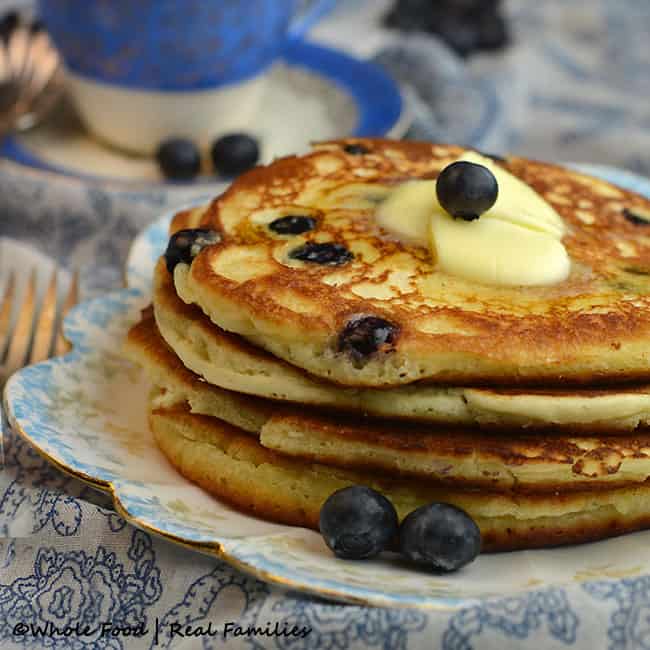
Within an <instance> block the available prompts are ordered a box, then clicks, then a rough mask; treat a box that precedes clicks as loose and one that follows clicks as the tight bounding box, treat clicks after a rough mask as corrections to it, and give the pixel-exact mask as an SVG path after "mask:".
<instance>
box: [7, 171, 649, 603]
mask: <svg viewBox="0 0 650 650" xmlns="http://www.w3.org/2000/svg"><path fill="white" fill-rule="evenodd" d="M572 166H573V167H574V168H576V169H578V170H580V171H583V172H585V173H590V174H593V175H595V176H600V177H602V178H605V179H606V180H609V181H611V182H614V183H616V184H619V185H621V186H623V187H625V188H626V189H630V190H633V191H637V192H640V193H643V194H645V195H647V196H649V197H650V179H646V178H642V177H639V176H637V175H635V174H633V173H631V172H626V171H623V170H617V169H613V168H608V167H603V166H599V165H586V164H581V165H572ZM173 212H176V210H174V211H173ZM171 216H172V213H171V212H170V213H169V214H166V215H164V216H162V217H161V218H160V219H158V220H157V221H155V222H154V223H152V224H151V225H150V226H149V227H148V228H146V229H145V230H144V231H143V232H142V233H141V234H140V235H139V236H138V238H137V239H136V240H135V242H134V244H133V248H132V253H131V255H130V258H129V263H128V271H127V275H128V279H129V285H130V286H129V288H127V289H122V290H119V291H116V292H112V293H110V294H107V295H105V296H102V297H100V298H96V299H94V300H92V301H89V302H86V303H83V304H81V305H79V306H78V307H76V308H75V309H74V310H73V311H72V312H71V313H70V314H69V315H68V317H67V318H66V322H65V329H66V335H67V337H68V338H69V340H70V341H71V343H72V344H73V350H72V352H70V353H69V354H68V355H66V356H65V357H59V358H56V359H52V360H50V361H47V362H45V363H42V364H38V365H36V366H31V367H28V368H25V369H23V370H21V371H19V372H18V373H16V374H15V375H14V376H13V377H12V378H11V379H10V380H9V382H8V384H7V387H6V389H5V392H4V400H5V408H6V412H7V415H8V418H9V422H10V424H11V426H12V427H13V428H14V429H15V430H16V431H17V432H19V433H20V434H21V435H22V436H24V437H25V438H26V439H27V440H28V441H29V442H30V443H31V444H32V445H34V446H35V448H36V449H37V450H38V451H39V452H40V453H41V454H43V455H44V456H45V457H46V458H48V459H49V460H50V461H52V462H54V463H55V464H56V465H57V467H59V468H60V469H62V470H64V471H66V472H67V473H69V474H71V475H73V476H75V477H77V478H80V479H82V480H84V481H86V482H88V483H90V484H91V485H92V486H93V487H96V488H99V489H102V490H108V491H109V492H110V493H111V496H112V498H113V501H114V504H115V507H116V510H117V511H118V512H119V513H120V514H121V515H122V516H123V517H124V518H125V519H126V520H127V521H129V522H131V523H132V524H134V525H136V526H138V527H140V528H143V529H145V530H148V531H150V532H154V533H157V534H159V535H161V536H162V537H164V538H166V539H168V540H170V541H173V542H175V543H179V544H182V545H184V546H187V547H189V548H192V549H195V550H199V551H201V552H205V553H210V554H216V555H218V556H219V557H221V558H222V559H224V560H226V561H228V562H230V563H231V564H233V565H234V566H236V567H238V568H240V569H242V570H243V571H245V572H247V573H249V574H252V575H254V576H256V577H258V578H260V579H262V580H265V581H267V582H272V583H276V584H279V585H281V586H284V587H291V588H292V589H296V590H299V591H303V592H307V593H311V594H315V595H320V596H324V597H327V598H332V599H336V600H342V601H346V602H351V603H356V604H364V605H378V606H391V607H421V608H426V609H441V610H454V609H457V608H459V607H466V606H468V605H470V604H472V602H475V601H477V600H480V599H481V598H484V597H489V596H490V595H491V594H490V593H489V592H486V594H485V595H476V594H475V595H468V594H467V593H463V590H460V591H456V590H455V589H454V588H453V585H452V586H451V587H449V585H448V584H447V583H444V584H443V583H441V586H440V588H439V591H436V590H435V583H432V585H433V586H432V588H431V591H430V592H429V593H427V594H422V593H420V594H417V593H410V592H409V591H408V585H409V584H410V583H408V581H407V583H406V587H404V588H400V585H399V584H397V583H396V584H393V583H392V582H391V583H385V584H383V586H382V588H381V589H380V588H378V586H377V585H376V584H375V585H374V586H373V585H371V586H368V585H367V584H366V583H364V584H359V583H358V582H355V581H354V580H353V581H352V582H349V581H348V582H346V580H345V579H342V578H341V577H340V576H339V577H338V578H337V572H340V566H341V565H340V564H338V563H337V562H338V561H334V563H332V566H333V567H335V570H331V571H330V573H328V572H323V571H321V572H320V574H314V570H315V569H314V567H313V566H310V565H309V563H308V562H307V563H306V565H305V566H296V564H295V563H294V564H293V565H292V561H293V560H292V559H291V558H294V559H295V557H296V555H295V554H296V551H295V549H292V544H295V543H296V540H300V535H302V533H303V532H306V533H308V534H310V535H312V537H311V538H310V539H311V540H313V539H314V538H313V535H315V534H314V533H313V532H312V531H304V529H292V530H293V531H295V534H292V533H291V532H289V533H287V534H271V535H267V536H265V537H252V538H242V539H236V538H234V537H229V538H227V539H225V541H224V539H217V538H218V537H219V533H217V532H215V531H214V530H207V529H206V528H205V527H202V526H201V525H196V522H193V521H191V520H190V521H189V523H188V522H187V521H183V520H181V519H178V520H174V519H173V518H172V517H167V516H166V514H169V511H167V510H165V509H164V508H162V507H161V506H162V505H164V504H161V502H160V500H159V499H158V498H157V497H156V496H152V495H151V494H150V493H148V492H147V489H148V486H147V483H146V482H144V481H136V480H131V479H128V478H123V477H121V476H120V474H119V472H111V471H105V470H103V469H102V468H99V467H93V466H88V465H84V464H83V463H82V462H77V459H76V457H75V455H74V453H72V452H73V450H72V449H71V448H64V446H63V445H62V446H61V447H60V448H57V449H56V454H57V455H53V454H52V453H50V452H49V451H48V450H46V449H44V448H43V447H44V442H47V441H48V440H49V439H48V435H56V429H55V428H53V425H52V422H49V421H48V419H47V416H43V417H41V418H40V419H39V414H42V411H41V410H39V408H37V407H38V406H39V405H40V404H41V403H42V402H43V400H44V398H45V397H46V396H47V393H48V390H49V389H50V388H52V385H53V384H52V378H53V377H54V376H55V375H56V369H57V367H59V368H61V367H63V368H65V367H66V366H74V364H75V363H78V362H79V361H80V360H82V359H83V358H84V357H88V356H89V355H92V354H93V352H94V350H93V349H92V348H91V347H89V343H92V342H93V336H92V335H91V334H89V328H91V327H95V328H99V329H102V328H103V329H105V328H107V327H108V328H110V326H111V323H113V322H114V321H116V320H118V318H117V317H118V316H120V315H121V316H123V315H124V314H126V313H127V312H128V311H129V310H133V309H134V308H138V307H141V306H144V305H145V304H146V303H147V302H148V286H149V285H148V278H147V276H146V273H143V272H141V271H139V270H138V261H137V256H136V252H137V254H138V255H142V253H143V251H148V256H149V259H148V261H147V264H145V266H148V267H149V268H151V266H152V264H153V262H155V259H156V258H157V256H158V255H159V254H160V252H161V250H162V248H163V247H164V245H165V243H166V238H167V235H166V232H167V231H166V228H167V224H168V223H169V220H170V218H171ZM113 343H114V341H113ZM54 385H55V384H54ZM21 391H22V392H23V394H22V395H21ZM641 534H643V533H641ZM637 535H639V534H637ZM222 537H223V536H222ZM628 537H630V536H628ZM617 539H618V540H620V539H623V538H617ZM616 541H617V540H616V539H614V540H609V543H616ZM606 543H608V542H600V543H598V544H606ZM598 544H594V545H584V546H581V547H580V548H577V547H576V549H577V551H576V553H578V554H579V555H583V554H587V553H588V552H591V551H592V550H593V548H595V547H597V546H598ZM607 548H608V549H609V548H610V547H607ZM287 549H288V550H287ZM562 550H563V552H566V553H570V552H571V549H570V548H569V549H567V550H565V549H562ZM292 553H293V555H292ZM509 555H511V556H512V561H515V560H516V557H517V554H509ZM298 556H299V559H300V552H298ZM574 556H575V555H574ZM490 557H495V556H490ZM303 559H304V558H303ZM331 559H332V560H333V558H331ZM298 564H300V562H298ZM344 564H345V563H344ZM314 566H315V565H314ZM336 567H339V568H338V569H337V568H336ZM380 568H381V567H380ZM637 570H638V571H639V572H640V573H641V574H642V575H645V574H647V573H650V561H649V562H648V564H647V566H646V565H643V566H639V567H637ZM343 575H345V574H343ZM353 577H354V575H353ZM597 577H601V576H597ZM605 577H606V578H608V579H611V580H614V581H620V580H622V579H623V578H618V577H616V578H611V576H609V575H607V574H605ZM626 577H628V576H626ZM420 580H425V577H422V578H418V582H419V581H420ZM389 584H390V587H389ZM404 589H406V590H404ZM531 589H532V587H531Z"/></svg>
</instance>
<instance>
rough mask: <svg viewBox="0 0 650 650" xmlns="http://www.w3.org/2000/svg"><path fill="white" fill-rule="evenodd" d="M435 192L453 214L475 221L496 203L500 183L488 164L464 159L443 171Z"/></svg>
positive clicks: (442, 204)
mask: <svg viewBox="0 0 650 650" xmlns="http://www.w3.org/2000/svg"><path fill="white" fill-rule="evenodd" d="M436 194H437V196H438V202H439V203H440V205H441V206H442V207H443V208H444V209H445V210H446V211H447V212H448V213H449V214H450V215H451V216H452V217H454V218H458V219H464V220H465V221H474V219H478V218H479V217H480V216H481V215H482V214H483V213H484V212H487V211H488V210H489V209H490V208H491V207H492V206H493V205H494V204H495V203H496V200H497V196H498V194H499V185H498V184H497V179H496V178H495V177H494V174H493V173H492V172H491V171H490V170H489V169H488V168H487V167H484V166H483V165H477V164H475V163H471V162H466V161H463V160H461V161H458V162H455V163H452V164H451V165H448V166H447V167H445V168H444V169H443V170H442V171H441V172H440V175H439V176H438V180H437V181H436Z"/></svg>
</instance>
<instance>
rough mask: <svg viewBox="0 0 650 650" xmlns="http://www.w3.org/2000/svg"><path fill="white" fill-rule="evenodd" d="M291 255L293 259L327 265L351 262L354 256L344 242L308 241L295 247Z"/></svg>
mask: <svg viewBox="0 0 650 650" xmlns="http://www.w3.org/2000/svg"><path fill="white" fill-rule="evenodd" d="M289 257H290V258H291V259H292V260H302V261H303V262H311V263H312V264H324V265H326V266H340V265H341V264H345V263H346V262H349V261H350V260H351V259H352V258H353V257H354V256H353V255H352V253H351V252H350V251H349V250H348V249H347V248H346V247H345V246H343V245H342V244H334V243H332V242H327V243H324V244H316V243H314V242H307V243H306V244H303V245H302V246H299V247H298V248H294V249H293V250H292V251H291V252H290V253H289Z"/></svg>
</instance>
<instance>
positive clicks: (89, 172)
mask: <svg viewBox="0 0 650 650" xmlns="http://www.w3.org/2000/svg"><path fill="white" fill-rule="evenodd" d="M283 59H284V60H283V61H282V62H280V63H278V64H276V66H275V67H274V68H273V69H272V70H271V72H270V73H269V74H270V75H271V78H270V79H269V81H268V83H267V84H266V87H267V90H266V95H265V98H264V101H263V102H262V110H261V111H260V113H259V115H257V116H256V118H255V119H254V121H253V123H250V124H246V125H242V130H245V131H247V132H250V133H251V134H252V135H254V136H256V137H257V138H258V139H259V141H260V144H261V149H262V156H261V162H263V163H266V162H269V161H270V160H272V159H273V158H276V157H278V156H283V155H288V154H292V153H301V152H304V151H305V150H307V148H308V146H309V143H310V142H314V141H319V140H328V139H333V138H339V137H345V136H348V135H352V134H354V135H359V136H364V135H369V136H372V135H375V136H390V137H399V136H401V135H403V133H404V131H405V129H406V127H407V123H406V119H405V117H404V115H403V109H402V101H401V97H400V94H399V90H398V89H397V86H396V85H395V84H394V82H392V80H390V79H389V78H388V77H387V76H386V75H385V74H384V73H383V72H382V71H381V69H380V68H378V67H377V66H375V65H373V64H371V63H367V62H365V61H362V60H359V59H354V58H352V57H349V56H348V55H345V54H343V53H342V52H339V51H337V50H333V49H331V48H326V47H322V46H317V45H313V44H310V43H307V42H305V41H295V42H292V43H291V44H290V46H289V47H288V48H287V50H286V52H285V54H284V57H283ZM378 98H380V99H381V101H377V99H378ZM188 119H191V116H188ZM0 154H1V155H2V156H3V157H4V158H6V159H9V160H11V161H13V162H16V163H18V164H21V165H24V166H28V167H32V168H35V169H40V170H45V171H49V172H53V173H56V174H64V175H69V176H70V175H71V176H77V177H80V178H83V179H84V180H98V179H101V180H106V181H120V182H124V181H127V182H129V183H134V184H138V185H139V184H146V185H150V186H151V185H157V184H161V183H163V182H164V179H163V177H162V176H161V173H160V171H159V169H158V166H157V164H156V161H155V160H154V159H153V158H147V157H137V156H133V155H130V154H127V153H124V152H122V151H120V150H117V149H114V148H111V147H110V146H107V145H106V144H104V143H103V142H100V141H99V140H96V139H95V138H93V137H92V136H91V135H90V134H89V133H88V132H87V131H86V130H85V129H84V127H83V125H82V124H81V122H80V120H79V118H78V117H77V116H76V114H75V112H74V110H72V108H71V107H70V106H69V105H67V104H66V105H62V106H61V107H60V109H58V110H57V112H56V113H55V114H53V115H51V116H50V118H49V119H48V120H47V121H46V122H45V123H44V124H42V125H41V126H39V127H37V128H36V129H34V130H32V131H29V132H27V133H24V134H17V135H15V136H13V137H10V138H8V139H6V140H5V142H4V143H3V145H2V147H1V148H0ZM204 158H206V159H208V158H209V156H207V155H206V156H204ZM223 180H224V179H217V178H216V177H215V176H214V175H213V174H212V172H211V170H210V169H209V165H207V164H206V169H205V170H204V173H203V175H202V176H201V177H200V178H199V179H198V180H197V181H195V182H194V183H193V184H192V185H193V186H194V187H197V186H201V185H205V184H210V183H215V182H218V181H221V182H223ZM120 184H122V183H120ZM180 186H184V188H185V189H186V190H187V189H189V188H188V187H187V183H184V184H172V187H180ZM170 189H171V188H170V184H167V188H166V190H167V191H169V190H170ZM197 189H198V188H197Z"/></svg>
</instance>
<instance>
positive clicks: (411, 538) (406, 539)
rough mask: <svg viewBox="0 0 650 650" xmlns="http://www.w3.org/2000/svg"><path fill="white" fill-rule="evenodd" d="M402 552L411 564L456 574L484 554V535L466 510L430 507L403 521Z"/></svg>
mask: <svg viewBox="0 0 650 650" xmlns="http://www.w3.org/2000/svg"><path fill="white" fill-rule="evenodd" d="M399 549H400V552H401V553H402V555H404V556H405V557H406V558H408V559H409V560H411V561H413V562H416V563H417V564H421V565H424V566H427V567H429V568H431V569H433V570H434V571H438V572H442V573H446V572H450V571H456V570H458V569H460V568H461V567H463V566H465V565H466V564H469V563H470V562H472V561H473V560H474V559H475V558H476V556H477V555H478V554H479V553H480V552H481V531H480V530H479V528H478V526H477V525H476V523H475V522H474V520H473V519H472V518H471V517H470V516H469V515H468V514H467V513H466V512H465V511H464V510H461V509H460V508H456V506H452V505H449V504H447V503H430V504H429V505H426V506H421V507H420V508H417V510H414V511H413V512H411V513H410V514H409V515H408V516H407V517H406V518H405V519H404V521H402V525H401V526H400V530H399Z"/></svg>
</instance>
